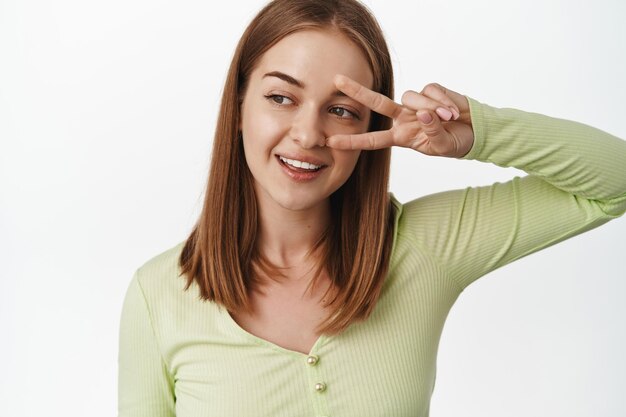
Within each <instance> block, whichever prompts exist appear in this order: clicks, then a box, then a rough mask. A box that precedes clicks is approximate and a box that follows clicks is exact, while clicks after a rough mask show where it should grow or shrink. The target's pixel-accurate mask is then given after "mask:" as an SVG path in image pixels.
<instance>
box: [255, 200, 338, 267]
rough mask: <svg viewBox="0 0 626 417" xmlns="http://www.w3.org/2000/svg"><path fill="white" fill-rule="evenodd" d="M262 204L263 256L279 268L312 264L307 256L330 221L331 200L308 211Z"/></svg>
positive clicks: (271, 203)
mask: <svg viewBox="0 0 626 417" xmlns="http://www.w3.org/2000/svg"><path fill="white" fill-rule="evenodd" d="M258 202H259V204H258V221H259V228H258V230H259V234H258V236H257V239H258V245H259V246H258V247H259V250H260V251H261V253H262V254H263V255H264V256H266V257H267V259H268V260H269V261H271V262H272V263H273V264H275V265H276V266H281V267H293V266H299V265H302V264H304V263H308V261H310V260H308V259H307V254H309V252H310V251H311V250H312V249H313V246H314V245H315V243H316V242H317V241H318V240H319V238H320V236H321V235H322V233H323V232H324V230H325V229H326V227H327V225H328V223H329V221H330V201H329V200H328V199H326V200H324V201H322V202H320V203H319V204H317V205H316V206H313V207H310V208H307V209H305V210H290V209H287V208H284V207H281V206H280V205H278V204H277V203H276V202H274V201H272V202H268V201H260V200H259V201H258ZM262 203H263V204H262Z"/></svg>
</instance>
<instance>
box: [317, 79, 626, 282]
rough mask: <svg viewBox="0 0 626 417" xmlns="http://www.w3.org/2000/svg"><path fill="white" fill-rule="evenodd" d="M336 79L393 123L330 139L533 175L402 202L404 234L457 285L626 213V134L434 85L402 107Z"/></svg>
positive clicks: (405, 100) (406, 97)
mask: <svg viewBox="0 0 626 417" xmlns="http://www.w3.org/2000/svg"><path fill="white" fill-rule="evenodd" d="M338 81H339V83H338V86H337V87H338V88H339V89H340V90H342V91H343V92H344V93H346V94H347V95H349V96H351V97H353V98H354V99H355V100H357V101H359V102H361V103H362V104H364V105H366V106H368V107H370V108H371V109H372V110H374V111H377V112H379V113H382V114H385V115H387V116H388V117H391V118H393V121H394V124H393V127H392V128H391V129H390V130H387V131H381V132H368V133H365V134H360V135H342V136H335V137H332V138H329V139H328V141H327V143H328V144H329V146H332V147H337V148H341V149H345V148H352V149H354V148H360V149H376V148H379V147H386V146H392V145H396V146H404V147H409V148H412V149H415V150H417V151H419V152H422V153H424V154H427V155H437V156H447V157H464V158H466V159H477V160H480V161H484V162H491V163H494V164H496V165H499V166H503V167H509V166H510V167H515V168H518V169H521V170H524V171H526V172H527V173H528V174H530V175H528V176H526V177H524V178H515V179H513V180H511V181H509V182H506V183H504V184H499V183H496V184H493V185H491V186H487V187H477V188H467V189H465V190H455V191H449V192H444V193H439V194H435V195H431V196H427V197H424V198H420V199H418V200H415V201H412V202H410V203H408V204H405V205H404V206H403V207H402V216H401V218H400V221H399V225H398V229H399V230H398V234H400V235H402V236H403V237H405V238H406V239H409V240H410V241H412V242H413V243H414V245H415V246H416V247H417V248H419V249H420V250H422V251H424V252H427V253H429V254H430V255H431V256H433V257H435V258H436V259H437V260H438V261H439V263H440V265H442V266H443V267H444V268H445V269H446V270H447V271H448V273H449V275H450V277H451V278H452V279H453V280H455V281H456V282H457V283H458V285H459V286H460V287H461V289H462V288H465V287H466V286H467V285H469V284H470V283H471V282H473V281H474V280H476V279H477V278H478V277H480V276H482V275H484V274H486V273H488V272H490V271H492V270H494V269H496V268H498V267H500V266H503V265H505V264H507V263H509V262H511V261H513V260H516V259H519V258H521V257H523V256H525V255H528V254H530V253H532V252H535V251H537V250H539V249H542V248H545V247H547V246H550V245H552V244H554V243H557V242H559V241H562V240H564V239H567V238H569V237H571V236H574V235H576V234H579V233H582V232H584V231H586V230H589V229H592V228H594V227H597V226H599V225H601V224H603V223H605V222H607V221H608V220H610V219H612V218H615V217H618V216H620V215H621V214H623V213H624V211H626V142H624V141H622V140H620V139H618V138H616V137H614V136H612V135H610V134H608V133H606V132H603V131H601V130H599V129H596V128H593V127H590V126H586V125H584V124H581V123H577V122H572V121H568V120H562V119H555V118H551V117H548V116H543V115H540V114H536V113H528V112H524V111H520V110H515V109H497V108H493V107H490V106H487V105H484V104H481V103H479V102H477V101H475V100H473V99H471V98H468V97H466V96H462V95H460V94H458V93H456V92H454V91H451V90H448V89H445V88H444V87H442V86H439V85H437V84H429V85H428V86H427V87H426V88H425V89H424V90H423V91H422V93H416V92H412V91H410V92H407V93H405V94H404V96H403V98H402V102H403V105H402V106H401V105H399V104H396V103H394V102H393V101H391V100H390V99H388V98H387V97H384V96H382V95H380V94H378V93H375V92H372V91H370V90H368V89H366V88H365V87H363V86H360V85H359V84H357V83H355V82H354V81H352V80H350V79H347V78H346V77H339V78H338ZM440 107H447V108H448V109H449V111H443V110H441V109H440ZM435 110H436V111H435ZM453 110H454V111H456V112H457V114H455V115H454V116H452V113H454V111H453Z"/></svg>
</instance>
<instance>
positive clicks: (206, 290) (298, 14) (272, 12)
mask: <svg viewBox="0 0 626 417" xmlns="http://www.w3.org/2000/svg"><path fill="white" fill-rule="evenodd" d="M306 29H320V30H337V31H339V32H340V33H342V34H344V35H345V36H347V37H348V38H349V39H350V40H352V42H354V44H355V45H357V46H358V47H359V48H360V49H361V50H362V52H363V53H364V55H365V57H366V58H367V60H368V62H369V65H370V69H371V71H372V73H373V76H374V85H373V89H374V91H377V92H379V93H381V94H384V95H385V96H387V97H390V98H393V69H392V64H391V59H390V56H389V50H388V48H387V44H386V42H385V39H384V36H383V34H382V30H381V28H380V27H379V25H378V23H377V22H376V20H375V18H374V17H373V16H372V14H371V13H370V12H369V10H368V9H367V8H366V7H365V6H364V5H362V4H361V3H359V2H358V1H356V0H275V1H272V2H270V3H269V4H268V5H266V6H265V7H264V8H263V9H262V10H261V11H260V12H259V13H258V14H257V15H256V17H255V18H254V19H253V20H252V21H251V23H250V24H249V25H248V27H247V28H246V30H245V32H244V34H243V35H242V37H241V39H240V41H239V43H238V45H237V48H236V50H235V53H234V56H233V59H232V62H231V65H230V68H229V71H228V76H227V78H226V83H225V86H224V91H223V95H222V101H221V107H220V113H219V116H218V119H217V125H216V130H215V137H214V142H213V151H212V152H213V153H212V160H211V168H210V172H209V177H208V183H207V188H206V194H205V198H204V206H203V209H202V213H201V215H200V218H199V220H198V222H197V224H196V225H195V226H194V228H193V230H192V232H191V234H190V236H189V237H188V239H187V241H186V242H185V245H184V247H183V249H182V252H181V255H180V258H179V265H180V267H181V275H183V274H184V275H186V278H187V286H186V289H188V288H189V287H190V286H191V285H192V284H193V283H194V282H195V283H196V284H197V285H198V287H199V290H200V295H201V297H202V299H204V300H207V301H214V302H216V303H218V304H219V305H221V306H223V307H225V308H226V309H227V310H228V311H230V312H240V311H250V309H251V302H250V291H251V290H252V288H254V287H255V286H256V285H259V284H260V283H261V281H260V279H259V273H260V272H265V273H266V274H267V273H269V274H272V273H274V274H275V275H281V273H280V271H279V269H280V268H278V267H276V266H274V265H273V264H272V263H271V262H270V261H269V260H268V259H266V258H265V257H264V256H262V255H261V253H260V251H259V249H258V242H257V230H258V217H257V216H258V211H257V202H256V196H255V191H254V186H253V184H254V182H253V181H254V180H253V177H252V174H251V172H250V170H249V168H248V165H247V163H246V159H245V156H244V151H243V145H242V141H241V137H240V134H239V131H238V129H239V122H240V117H241V102H242V101H243V96H244V94H245V89H246V86H247V82H248V79H249V77H250V74H251V72H252V70H253V69H254V67H255V65H256V63H257V62H258V61H259V58H260V57H261V56H262V55H263V54H264V53H265V52H266V51H267V50H268V49H269V48H271V47H272V46H273V45H275V44H276V43H277V42H278V41H280V40H281V39H283V38H284V37H286V36H288V35H290V34H292V33H294V32H297V31H301V30H306ZM390 127H391V120H390V119H388V118H386V117H383V116H381V115H379V114H377V113H374V112H372V117H371V120H370V124H369V127H368V130H369V131H374V130H383V129H388V128H390ZM390 158H391V152H390V150H389V149H388V148H386V149H381V150H373V151H362V152H361V154H360V156H359V159H358V161H357V164H356V166H355V168H354V171H353V172H352V174H351V176H350V177H349V178H348V180H347V181H346V183H345V184H343V185H342V186H341V187H340V188H339V189H338V190H337V191H335V192H334V193H333V194H332V195H331V196H330V207H331V220H330V224H329V226H328V228H327V229H326V230H325V231H324V232H323V234H322V235H321V236H320V238H319V240H318V242H317V244H316V245H315V247H314V248H313V250H314V251H315V253H316V254H317V269H316V271H315V278H314V279H313V280H312V283H313V285H314V284H315V281H316V280H317V279H318V278H319V273H320V272H321V271H324V270H325V271H327V273H328V275H329V277H330V279H331V282H332V285H331V288H332V289H333V296H332V299H331V300H330V301H329V303H328V305H329V308H330V309H331V310H330V314H329V316H328V319H327V320H326V321H324V322H323V323H321V325H320V326H318V329H317V330H318V331H319V332H321V333H325V334H337V333H340V332H342V331H343V330H345V329H346V328H347V327H348V326H349V325H350V324H351V323H353V322H355V321H362V320H365V319H366V318H367V317H369V315H370V314H371V312H372V311H373V309H374V306H375V304H376V302H377V300H378V298H379V296H380V293H381V290H382V286H383V282H384V278H385V276H386V275H387V271H388V268H389V261H390V260H389V257H390V254H391V246H392V241H393V237H392V236H393V206H392V204H391V202H390V199H389V194H388V183H389V166H390ZM331 288H329V290H330V289H331ZM327 294H328V292H327Z"/></svg>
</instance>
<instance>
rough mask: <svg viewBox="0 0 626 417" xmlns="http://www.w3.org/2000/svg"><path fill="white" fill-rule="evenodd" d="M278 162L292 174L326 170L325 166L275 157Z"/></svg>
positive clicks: (279, 156)
mask: <svg viewBox="0 0 626 417" xmlns="http://www.w3.org/2000/svg"><path fill="white" fill-rule="evenodd" d="M276 158H277V159H278V162H279V163H280V164H281V165H283V166H285V167H287V168H288V169H290V170H292V171H294V172H318V171H319V170H321V169H323V168H326V165H323V164H322V165H315V164H311V163H309V162H304V161H298V160H296V159H289V158H285V157H284V156H281V155H276Z"/></svg>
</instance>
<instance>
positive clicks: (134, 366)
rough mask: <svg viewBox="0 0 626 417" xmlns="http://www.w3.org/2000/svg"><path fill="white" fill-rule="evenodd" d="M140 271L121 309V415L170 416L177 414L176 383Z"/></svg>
mask: <svg viewBox="0 0 626 417" xmlns="http://www.w3.org/2000/svg"><path fill="white" fill-rule="evenodd" d="M138 274H139V271H138V272H137V273H135V276H134V277H133V279H132V281H131V283H130V287H129V288H128V291H127V293H126V298H125V300H124V307H123V309H122V318H121V324H120V347H119V380H118V416H119V417H171V416H174V415H175V411H174V403H175V400H174V388H173V387H174V383H173V380H172V378H171V376H170V373H169V372H168V367H167V365H166V363H165V361H164V360H163V357H162V355H161V352H160V350H159V346H158V342H157V337H156V335H155V332H154V329H153V326H152V322H151V318H150V312H149V310H148V306H147V304H146V300H145V298H144V295H143V291H142V288H141V285H140V282H139V277H138Z"/></svg>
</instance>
